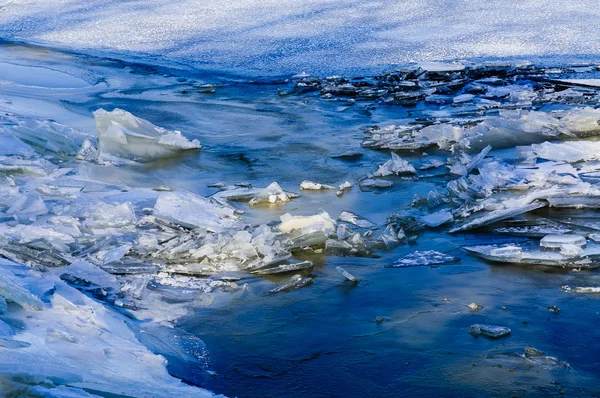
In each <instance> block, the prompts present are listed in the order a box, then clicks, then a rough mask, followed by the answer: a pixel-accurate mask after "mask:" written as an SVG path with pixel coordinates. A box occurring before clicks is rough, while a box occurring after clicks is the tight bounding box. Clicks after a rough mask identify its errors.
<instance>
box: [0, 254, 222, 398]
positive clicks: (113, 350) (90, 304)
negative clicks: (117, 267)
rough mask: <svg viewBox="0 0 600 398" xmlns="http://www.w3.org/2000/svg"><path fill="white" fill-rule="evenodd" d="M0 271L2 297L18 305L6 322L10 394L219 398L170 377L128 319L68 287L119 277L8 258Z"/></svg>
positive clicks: (3, 370)
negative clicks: (25, 263)
mask: <svg viewBox="0 0 600 398" xmlns="http://www.w3.org/2000/svg"><path fill="white" fill-rule="evenodd" d="M0 267H1V268H0V271H1V275H0V292H1V293H2V296H4V297H7V298H10V299H11V301H12V302H14V304H10V305H9V306H8V308H7V309H6V311H4V313H3V314H2V320H0V326H1V328H2V336H1V337H0V346H1V347H0V350H1V352H0V390H1V391H2V394H3V396H15V397H16V396H49V397H90V396H106V395H110V394H115V395H119V396H135V397H166V396H173V395H174V394H176V395H177V396H182V397H209V396H213V394H211V393H210V392H208V391H205V390H201V389H199V388H196V387H192V386H189V385H186V384H184V383H182V382H181V381H179V380H177V379H174V378H173V377H172V376H170V375H169V374H168V373H167V371H166V361H165V359H164V358H163V357H161V356H159V355H156V354H153V353H152V352H150V351H149V350H148V349H147V348H146V347H145V346H143V345H142V344H140V343H139V341H138V340H137V338H136V337H135V334H134V332H133V331H132V330H131V329H130V328H129V327H128V326H127V318H126V317H124V316H123V314H121V313H118V312H116V311H115V310H112V309H110V308H107V307H106V306H104V305H102V304H100V303H98V302H96V301H95V300H93V299H91V298H89V297H88V296H86V295H85V294H83V293H82V292H80V291H78V290H77V289H76V288H75V287H72V286H70V285H69V284H68V283H66V282H65V280H71V281H73V280H75V279H76V278H78V276H79V277H83V278H85V279H83V278H81V279H79V281H80V282H81V283H84V281H87V282H90V281H93V282H94V283H96V284H98V286H103V288H105V289H106V288H111V287H112V288H118V283H117V280H116V278H115V277H113V276H112V275H110V274H107V273H104V272H102V271H101V270H99V269H98V268H96V267H95V266H93V265H91V264H89V263H87V264H86V263H85V262H80V263H78V264H74V265H72V266H69V267H66V268H59V269H55V270H54V271H50V272H39V271H35V270H33V269H31V268H28V267H24V266H19V265H16V264H14V263H12V262H10V261H7V260H0ZM42 300H43V301H42Z"/></svg>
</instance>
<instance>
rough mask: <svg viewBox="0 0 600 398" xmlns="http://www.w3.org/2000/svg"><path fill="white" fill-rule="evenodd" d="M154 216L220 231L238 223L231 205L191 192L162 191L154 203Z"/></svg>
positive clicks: (191, 226) (190, 226)
mask: <svg viewBox="0 0 600 398" xmlns="http://www.w3.org/2000/svg"><path fill="white" fill-rule="evenodd" d="M153 214H154V216H156V217H157V218H162V219H164V220H166V221H170V222H173V223H175V224H178V225H181V226H183V227H186V228H198V227H203V228H206V229H207V230H210V231H213V232H221V231H224V230H226V229H228V228H234V227H235V226H237V225H238V217H237V216H236V215H235V214H234V211H233V209H232V208H231V207H226V206H223V205H218V204H216V203H213V202H211V201H210V200H209V199H207V198H205V197H203V196H200V195H196V194H193V193H191V192H181V191H175V192H163V193H161V194H160V195H159V196H158V199H157V201H156V204H155V205H154V212H153Z"/></svg>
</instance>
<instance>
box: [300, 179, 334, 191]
mask: <svg viewBox="0 0 600 398" xmlns="http://www.w3.org/2000/svg"><path fill="white" fill-rule="evenodd" d="M300 189H302V190H308V191H319V190H322V189H335V187H332V186H331V185H325V184H319V183H318V182H312V181H302V183H301V184H300Z"/></svg>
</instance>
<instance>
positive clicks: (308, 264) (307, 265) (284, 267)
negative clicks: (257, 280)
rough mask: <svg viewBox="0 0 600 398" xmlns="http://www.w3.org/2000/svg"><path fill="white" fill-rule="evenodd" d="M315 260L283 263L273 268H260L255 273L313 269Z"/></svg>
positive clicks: (281, 272)
mask: <svg viewBox="0 0 600 398" xmlns="http://www.w3.org/2000/svg"><path fill="white" fill-rule="evenodd" d="M312 267H313V262H312V261H303V262H301V263H295V264H281V265H278V266H276V267H272V268H265V269H260V270H258V271H253V272H252V273H253V274H256V275H273V274H283V273H286V272H294V271H303V270H309V269H312Z"/></svg>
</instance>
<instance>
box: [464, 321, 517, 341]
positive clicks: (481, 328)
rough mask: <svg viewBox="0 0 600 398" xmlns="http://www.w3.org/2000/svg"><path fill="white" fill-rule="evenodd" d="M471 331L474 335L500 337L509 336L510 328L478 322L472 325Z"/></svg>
mask: <svg viewBox="0 0 600 398" xmlns="http://www.w3.org/2000/svg"><path fill="white" fill-rule="evenodd" d="M469 333H471V334H472V335H473V336H479V335H483V336H487V337H491V338H499V337H504V336H508V335H509V334H510V329H509V328H507V327H505V326H497V325H482V324H479V323H477V324H475V325H471V329H469Z"/></svg>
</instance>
